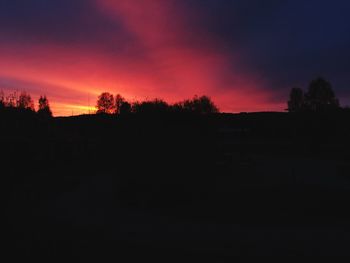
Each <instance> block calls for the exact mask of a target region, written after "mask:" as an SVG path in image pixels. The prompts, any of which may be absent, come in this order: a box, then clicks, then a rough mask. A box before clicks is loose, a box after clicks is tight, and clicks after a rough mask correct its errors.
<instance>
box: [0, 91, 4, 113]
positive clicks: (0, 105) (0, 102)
mask: <svg viewBox="0 0 350 263" xmlns="http://www.w3.org/2000/svg"><path fill="white" fill-rule="evenodd" d="M3 107H5V93H4V92H3V91H2V90H0V109H1V108H3Z"/></svg>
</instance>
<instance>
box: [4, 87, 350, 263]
mask: <svg viewBox="0 0 350 263" xmlns="http://www.w3.org/2000/svg"><path fill="white" fill-rule="evenodd" d="M316 93H317V92H316ZM311 94H313V92H308V95H307V96H306V95H305V96H304V95H302V96H301V97H303V98H304V97H305V98H308V99H307V103H306V102H303V103H302V105H304V104H305V105H309V106H308V110H290V111H291V112H289V113H273V112H272V113H268V112H266V113H241V114H225V113H219V112H218V109H217V108H216V106H215V105H214V104H213V102H212V101H211V100H210V99H209V98H208V97H194V98H193V99H191V100H187V101H184V102H181V103H177V104H175V105H168V104H167V103H166V102H164V101H162V100H158V99H157V100H153V101H145V102H136V103H129V102H127V101H126V100H125V99H124V98H123V97H122V96H120V95H117V96H116V97H114V96H112V95H111V94H108V93H103V94H101V96H100V97H99V99H98V103H97V105H99V109H98V112H99V113H101V114H95V115H83V116H76V117H60V118H51V117H49V116H50V115H51V114H50V111H49V104H48V101H47V99H46V98H45V97H42V98H41V100H40V103H39V104H40V105H41V106H39V112H41V114H39V112H38V113H35V112H34V111H33V107H32V102H31V100H30V99H28V96H29V95H28V94H25V95H26V96H27V99H26V100H23V101H24V102H23V103H22V104H21V107H19V106H18V107H17V106H15V105H17V104H16V103H15V102H11V103H12V104H9V103H10V101H16V100H11V99H8V100H6V103H3V104H2V108H1V110H0V130H1V137H0V138H1V145H2V150H1V156H0V157H1V160H2V170H3V171H4V173H3V188H4V191H5V193H6V196H7V197H8V208H9V209H8V213H7V214H6V215H7V218H8V220H9V229H10V230H11V237H10V238H9V240H10V242H9V244H10V246H11V249H10V250H9V251H10V253H12V254H11V255H12V258H15V259H17V258H22V259H26V260H27V259H35V260H36V261H41V260H43V261H45V262H53V261H57V262H62V261H63V260H64V261H82V262H84V261H85V262H86V261H88V262H96V261H101V262H105V261H107V259H110V258H112V259H114V260H118V259H121V257H122V256H127V258H128V261H136V260H140V259H141V260H145V259H148V258H152V260H155V259H157V257H159V258H158V259H161V260H162V261H166V262H169V261H170V262H178V261H180V260H181V261H201V262H203V261H205V262H218V261H220V262H223V261H231V260H232V259H233V258H235V257H237V256H246V255H248V256H249V255H289V256H290V255H296V256H315V255H348V254H349V250H348V247H349V245H350V242H349V241H350V240H349V238H350V236H349V235H350V234H349V233H350V226H349V220H350V215H349V213H348V211H347V210H348V209H347V207H348V204H349V202H350V192H349V189H350V177H349V176H350V166H349V163H350V162H349V161H350V155H349V149H350V139H349V134H350V122H349V120H350V111H349V110H348V109H341V108H338V107H337V109H336V110H335V109H334V105H333V106H329V107H328V106H325V105H330V104H331V102H330V103H328V102H327V103H324V102H323V99H320V100H319V99H315V98H318V95H317V96H316V95H311ZM327 96H328V95H327ZM331 97H332V98H333V99H332V101H333V100H334V99H335V98H334V96H331ZM299 98H300V92H299V91H298V92H295V91H293V92H292V95H291V101H293V100H299ZM327 100H328V99H327ZM2 101H4V100H2ZM320 101H322V102H320ZM298 103H299V102H298ZM298 103H294V102H293V103H291V102H289V107H290V109H292V108H293V107H296V108H298V107H299V106H295V105H299V104H298ZM313 103H315V104H313ZM4 105H6V107H5V106H4ZM9 105H10V106H9ZM18 105H19V104H18ZM292 105H293V106H292ZM314 105H317V106H314ZM303 107H304V106H303ZM321 109H322V110H321ZM108 113H113V114H108ZM114 113H116V114H114ZM43 116H44V117H43ZM123 261H124V260H123Z"/></svg>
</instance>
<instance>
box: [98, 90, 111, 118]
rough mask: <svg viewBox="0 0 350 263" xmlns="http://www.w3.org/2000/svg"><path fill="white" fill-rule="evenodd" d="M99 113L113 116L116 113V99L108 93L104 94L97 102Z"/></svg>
mask: <svg viewBox="0 0 350 263" xmlns="http://www.w3.org/2000/svg"><path fill="white" fill-rule="evenodd" d="M96 107H97V113H107V114H111V113H113V112H114V111H115V103H114V97H113V95H112V94H110V93H108V92H103V93H101V95H100V96H99V97H98V100H97V105H96Z"/></svg>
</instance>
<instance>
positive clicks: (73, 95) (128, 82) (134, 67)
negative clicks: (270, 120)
mask: <svg viewBox="0 0 350 263" xmlns="http://www.w3.org/2000/svg"><path fill="white" fill-rule="evenodd" d="M349 10H350V4H349V2H348V1H341V0H338V1H330V0H329V1H328V0H324V1H316V0H310V1H301V0H300V1H298V0H297V1H288V0H279V1H277V0H270V1H258V0H249V1H243V0H232V1H228V0H186V1H185V0H167V1H163V0H135V1H128V0H119V1H113V0H52V1H46V0H30V1H25V0H3V1H1V2H0V89H4V90H14V89H18V90H23V89H25V90H27V91H28V92H30V93H32V94H33V95H34V97H37V96H39V95H40V94H46V95H47V96H48V97H49V99H50V100H51V104H52V106H53V110H54V113H55V114H56V115H69V114H71V113H72V111H73V112H74V113H75V114H78V113H83V112H87V111H88V106H89V105H90V106H93V105H94V103H95V98H96V96H97V95H98V94H99V93H100V92H102V91H110V92H112V93H121V94H123V95H124V96H125V97H127V98H128V99H130V100H136V99H145V98H154V97H160V98H163V99H165V100H167V101H169V102H174V101H177V100H181V99H184V98H187V97H191V96H192V95H194V94H207V95H209V96H211V97H212V98H213V99H214V101H216V102H217V104H218V105H219V107H220V109H221V110H223V111H231V112H237V111H238V112H239V111H262V110H284V108H285V107H286V106H285V101H286V98H287V96H288V92H289V89H290V87H291V86H294V85H301V86H306V85H307V82H308V81H309V80H310V79H311V78H314V77H317V76H319V75H322V76H324V77H326V78H327V79H329V80H330V81H331V82H332V83H333V84H334V88H335V90H336V93H337V94H338V96H339V97H340V98H341V101H342V102H343V104H349V103H350V97H349V95H350V90H349V89H350V87H349V85H348V83H349V82H350V75H349V74H348V73H349V71H350V62H349V61H350V34H348V32H350V18H349V17H348V16H347V14H348V11H349Z"/></svg>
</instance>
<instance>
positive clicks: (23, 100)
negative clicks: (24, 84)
mask: <svg viewBox="0 0 350 263" xmlns="http://www.w3.org/2000/svg"><path fill="white" fill-rule="evenodd" d="M17 107H18V108H20V109H25V110H32V111H34V101H33V100H32V97H31V96H30V95H29V94H28V93H26V92H25V91H22V92H21V94H20V95H19V98H18V101H17Z"/></svg>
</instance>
